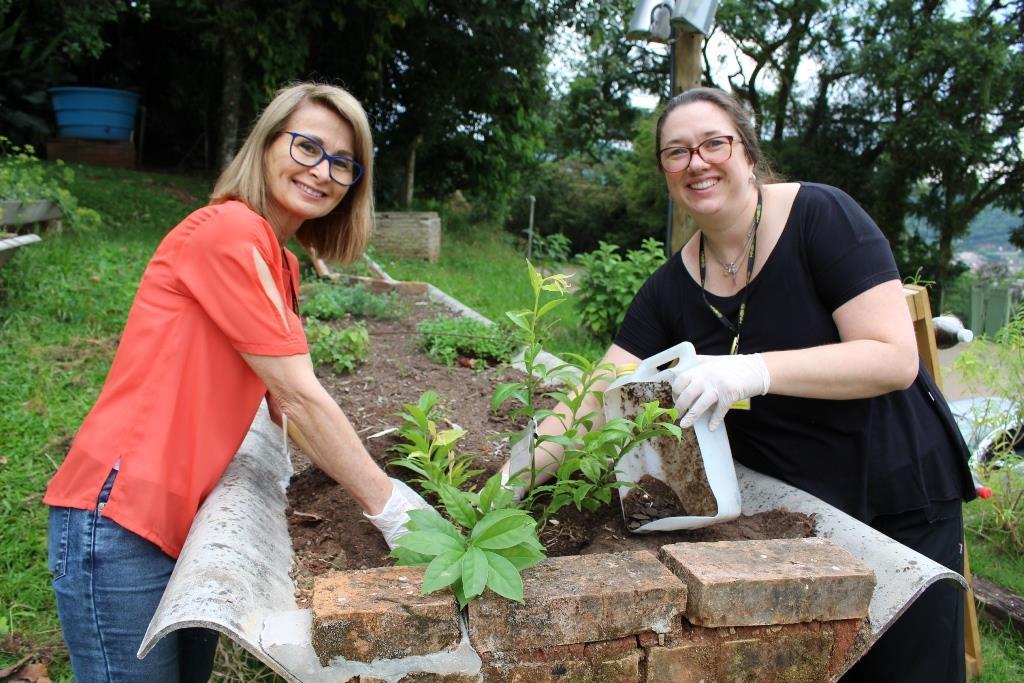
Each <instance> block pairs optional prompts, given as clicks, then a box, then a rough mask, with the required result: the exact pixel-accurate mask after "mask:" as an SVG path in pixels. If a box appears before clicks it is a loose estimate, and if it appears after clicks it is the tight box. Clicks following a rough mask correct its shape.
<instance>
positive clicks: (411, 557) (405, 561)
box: [389, 546, 434, 567]
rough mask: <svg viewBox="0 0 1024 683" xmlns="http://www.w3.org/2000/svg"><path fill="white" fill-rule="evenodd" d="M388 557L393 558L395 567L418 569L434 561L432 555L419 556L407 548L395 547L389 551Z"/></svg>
mask: <svg viewBox="0 0 1024 683" xmlns="http://www.w3.org/2000/svg"><path fill="white" fill-rule="evenodd" d="M389 556H390V557H393V558H395V566H396V567H418V566H421V565H425V564H430V562H431V560H433V559H434V555H433V554H431V555H421V554H420V553H417V552H413V551H412V550H409V549H408V548H403V547H401V546H397V547H395V548H392V549H391V553H390V554H389Z"/></svg>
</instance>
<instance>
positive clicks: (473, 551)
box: [462, 546, 490, 600]
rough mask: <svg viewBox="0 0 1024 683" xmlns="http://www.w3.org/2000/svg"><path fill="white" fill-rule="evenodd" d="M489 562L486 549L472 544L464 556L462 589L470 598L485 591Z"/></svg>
mask: <svg viewBox="0 0 1024 683" xmlns="http://www.w3.org/2000/svg"><path fill="white" fill-rule="evenodd" d="M489 568H490V566H489V564H488V563H487V557H486V556H485V555H484V551H482V550H480V549H479V548H474V547H473V546H470V547H469V549H468V550H467V551H466V554H465V555H463V556H462V589H463V590H464V591H466V597H467V598H468V599H470V600H472V599H473V598H475V597H476V596H478V595H480V594H481V593H483V592H484V588H485V587H486V586H487V574H488V571H489Z"/></svg>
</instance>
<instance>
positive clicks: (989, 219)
mask: <svg viewBox="0 0 1024 683" xmlns="http://www.w3.org/2000/svg"><path fill="white" fill-rule="evenodd" d="M1021 220H1022V219H1021V217H1020V216H1019V215H1017V214H1014V213H1011V212H1009V211H1006V210H1004V209H996V208H988V209H985V210H984V211H982V212H981V213H980V214H978V217H977V218H975V219H974V220H973V221H972V222H971V231H970V232H969V233H968V234H967V236H966V237H963V238H961V239H958V240H956V241H955V242H953V253H955V254H957V255H959V254H966V253H967V252H970V253H971V254H974V255H976V256H975V257H974V258H970V259H965V260H967V261H968V262H970V261H979V260H980V261H1007V262H1009V263H1010V265H1011V267H1016V268H1021V267H1024V252H1022V251H1021V250H1020V249H1017V248H1016V247H1014V246H1013V245H1012V244H1010V232H1011V231H1013V229H1014V228H1016V227H1017V226H1018V225H1020V224H1021ZM911 225H913V223H911ZM918 230H919V231H920V234H921V236H922V237H924V238H925V239H926V240H928V241H930V242H931V241H934V240H935V239H937V237H938V235H937V234H936V232H935V230H933V229H932V228H931V227H929V226H926V225H919V226H918Z"/></svg>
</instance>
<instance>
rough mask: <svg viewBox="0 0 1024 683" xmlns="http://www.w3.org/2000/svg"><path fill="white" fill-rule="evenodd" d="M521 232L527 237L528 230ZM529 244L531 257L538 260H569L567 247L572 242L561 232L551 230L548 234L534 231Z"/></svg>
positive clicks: (555, 261) (557, 261)
mask: <svg viewBox="0 0 1024 683" xmlns="http://www.w3.org/2000/svg"><path fill="white" fill-rule="evenodd" d="M523 232H524V233H526V234H527V237H529V232H530V231H529V230H524V231H523ZM531 244H532V251H533V258H535V259H537V260H538V261H550V262H552V263H565V262H566V261H568V260H569V255H570V252H569V248H570V246H571V245H572V242H571V241H570V240H569V238H568V237H566V236H565V234H563V233H560V232H553V233H551V234H550V235H542V234H540V233H539V232H536V231H534V233H533V241H532V243H531Z"/></svg>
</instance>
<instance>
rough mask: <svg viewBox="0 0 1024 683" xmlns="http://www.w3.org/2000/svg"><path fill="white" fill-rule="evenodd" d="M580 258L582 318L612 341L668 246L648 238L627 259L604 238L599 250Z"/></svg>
mask: <svg viewBox="0 0 1024 683" xmlns="http://www.w3.org/2000/svg"><path fill="white" fill-rule="evenodd" d="M577 259H578V260H579V262H580V264H581V265H582V266H583V272H582V273H581V274H580V286H579V292H578V293H577V295H576V298H577V304H576V305H577V308H578V310H579V313H580V318H581V319H582V320H583V325H584V327H586V329H587V330H588V331H589V332H591V333H592V334H593V335H594V336H595V337H598V338H600V339H601V340H603V341H611V339H612V337H613V336H614V335H615V332H616V331H618V329H619V325H621V324H622V319H623V318H624V317H625V316H626V308H628V307H629V303H630V302H631V301H632V300H633V296H634V295H635V294H636V292H637V290H639V289H640V286H641V285H642V284H643V283H644V282H645V281H646V280H647V278H648V277H650V276H651V274H652V273H653V272H654V271H655V270H657V268H658V266H660V265H661V264H662V263H664V262H665V252H664V247H663V246H662V244H661V243H660V242H658V241H657V240H653V239H647V240H644V243H643V246H642V247H641V248H640V249H631V250H630V251H628V252H626V258H625V259H623V258H622V257H621V256H620V255H619V248H618V247H617V246H615V245H614V244H608V243H607V242H601V244H600V246H599V247H598V248H597V249H596V250H594V251H592V252H590V253H587V254H580V255H579V256H578V257H577Z"/></svg>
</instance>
